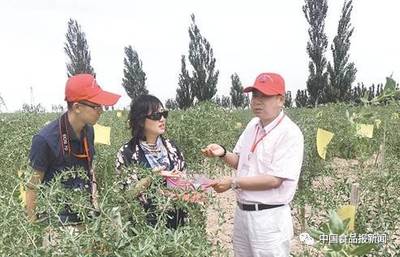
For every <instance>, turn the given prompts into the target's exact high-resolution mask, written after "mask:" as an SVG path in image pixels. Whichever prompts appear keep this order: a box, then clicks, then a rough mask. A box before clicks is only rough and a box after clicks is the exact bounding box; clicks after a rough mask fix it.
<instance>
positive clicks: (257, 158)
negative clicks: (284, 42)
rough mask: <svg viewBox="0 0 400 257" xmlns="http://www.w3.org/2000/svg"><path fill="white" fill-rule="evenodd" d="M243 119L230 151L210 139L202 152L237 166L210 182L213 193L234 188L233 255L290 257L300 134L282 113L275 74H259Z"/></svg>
mask: <svg viewBox="0 0 400 257" xmlns="http://www.w3.org/2000/svg"><path fill="white" fill-rule="evenodd" d="M244 92H252V99H251V104H250V105H251V110H252V112H253V113H254V115H255V116H256V117H255V118H253V119H252V120H251V121H250V122H249V123H248V124H247V127H246V128H245V130H244V131H243V133H242V135H241V136H240V138H239V140H238V141H237V143H236V146H235V148H234V149H233V152H228V151H226V149H225V147H223V146H221V145H218V144H210V145H208V146H207V147H206V148H205V149H202V152H203V154H204V155H205V156H207V157H220V158H221V159H222V160H223V161H224V162H225V163H226V164H228V165H229V166H231V167H233V168H235V169H237V172H236V175H235V176H234V177H223V178H220V179H218V180H216V181H215V182H214V183H213V185H212V186H213V188H214V190H215V191H216V192H218V193H222V192H225V191H227V190H229V189H233V190H235V192H236V200H237V208H236V211H235V223H234V231H233V248H234V252H235V256H236V257H251V256H253V257H261V256H262V257H276V256H285V257H286V256H289V252H290V244H289V243H290V239H291V238H292V237H293V224H292V216H291V213H290V207H289V203H290V201H291V200H292V199H293V196H294V194H295V191H296V187H297V182H298V180H299V176H300V171H301V165H302V161H303V149H304V138H303V134H302V132H301V131H300V129H299V127H298V126H297V125H296V124H295V123H293V121H292V120H290V118H289V117H287V116H286V115H285V113H284V112H283V110H282V108H283V105H284V102H285V98H284V97H285V82H284V80H283V78H282V77H281V76H280V75H279V74H276V73H262V74H260V75H259V76H258V77H257V78H256V81H255V82H254V85H253V86H250V87H247V88H245V89H244Z"/></svg>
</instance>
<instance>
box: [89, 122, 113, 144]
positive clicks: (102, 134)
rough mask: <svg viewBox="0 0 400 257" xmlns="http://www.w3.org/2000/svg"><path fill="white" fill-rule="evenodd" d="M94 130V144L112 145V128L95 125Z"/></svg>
mask: <svg viewBox="0 0 400 257" xmlns="http://www.w3.org/2000/svg"><path fill="white" fill-rule="evenodd" d="M93 128H94V143H95V144H104V145H111V141H110V134H111V128H110V127H106V126H102V125H99V124H95V125H94V126H93Z"/></svg>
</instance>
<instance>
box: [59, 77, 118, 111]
mask: <svg viewBox="0 0 400 257" xmlns="http://www.w3.org/2000/svg"><path fill="white" fill-rule="evenodd" d="M120 97H121V96H120V95H117V94H113V93H110V92H107V91H104V90H102V89H101V88H100V86H99V84H97V82H96V79H95V77H94V76H93V75H91V74H77V75H74V76H72V77H70V78H69V79H68V80H67V84H66V85H65V101H67V102H79V101H82V100H86V101H89V102H92V103H95V104H100V105H106V106H111V105H114V104H115V103H116V102H117V101H118V99H119V98H120Z"/></svg>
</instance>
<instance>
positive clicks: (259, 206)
mask: <svg viewBox="0 0 400 257" xmlns="http://www.w3.org/2000/svg"><path fill="white" fill-rule="evenodd" d="M237 206H238V207H239V209H241V210H243V211H261V210H266V209H272V208H277V207H281V206H284V204H277V205H270V204H263V203H255V204H244V203H240V202H237Z"/></svg>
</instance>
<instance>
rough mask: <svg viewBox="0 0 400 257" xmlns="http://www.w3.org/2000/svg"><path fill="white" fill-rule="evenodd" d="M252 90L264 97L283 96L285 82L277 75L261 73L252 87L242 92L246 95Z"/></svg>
mask: <svg viewBox="0 0 400 257" xmlns="http://www.w3.org/2000/svg"><path fill="white" fill-rule="evenodd" d="M254 89H257V90H258V91H260V92H261V93H263V94H264V95H285V81H284V80H283V78H282V76H281V75H279V74H277V73H268V72H266V73H261V74H260V75H258V77H257V78H256V81H254V85H253V86H250V87H246V88H245V89H244V90H243V92H245V93H248V92H251V91H253V90H254Z"/></svg>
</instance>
